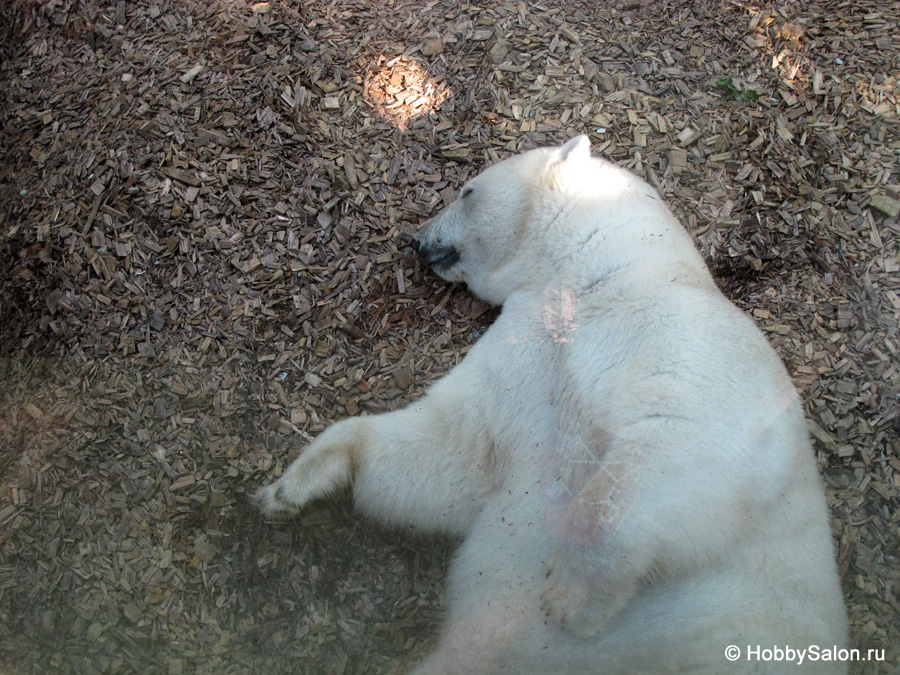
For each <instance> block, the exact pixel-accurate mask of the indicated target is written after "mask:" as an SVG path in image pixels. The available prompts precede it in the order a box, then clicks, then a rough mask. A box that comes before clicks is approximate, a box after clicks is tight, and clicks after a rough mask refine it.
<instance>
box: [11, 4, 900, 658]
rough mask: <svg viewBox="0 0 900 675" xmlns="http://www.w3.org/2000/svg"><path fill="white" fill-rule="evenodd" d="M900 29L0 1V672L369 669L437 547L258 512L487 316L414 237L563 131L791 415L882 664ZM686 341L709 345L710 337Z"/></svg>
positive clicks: (899, 350)
mask: <svg viewBox="0 0 900 675" xmlns="http://www.w3.org/2000/svg"><path fill="white" fill-rule="evenodd" d="M898 22H900V8H898V5H897V3H896V2H892V1H889V0H868V1H867V2H864V3H863V2H837V1H813V2H793V3H774V2H758V3H754V2H743V1H740V2H739V1H737V0H730V1H728V0H694V1H689V0H641V1H636V2H623V1H616V2H614V1H611V2H603V3H595V2H586V1H584V2H577V1H566V2H562V1H560V0H545V1H544V2H540V3H526V2H518V1H515V0H513V1H509V0H506V1H504V0H498V1H497V2H492V3H478V4H477V5H467V4H465V3H463V4H460V3H457V2H455V1H451V0H431V1H430V2H427V3H421V2H412V1H411V0H386V1H385V2H374V1H373V0H369V1H364V0H334V1H331V2H321V1H319V0H311V1H310V2H302V3H296V2H258V3H255V4H253V3H246V2H241V1H239V0H223V1H222V2H200V1H199V0H147V1H146V2H125V1H124V0H118V1H115V0H113V1H111V2H99V1H98V0H11V1H9V2H3V3H0V156H2V161H0V670H5V672H10V673H32V672H34V673H37V672H41V673H45V672H66V673H68V672H77V673H134V672H139V673H168V674H169V675H179V674H181V673H246V672H254V673H257V672H259V673H287V672H291V673H304V672H308V673H323V672H327V673H378V672H382V673H383V672H391V671H395V670H397V669H398V668H402V666H403V664H404V659H405V658H406V655H409V654H416V653H421V651H422V650H425V649H427V647H428V643H429V640H431V639H432V637H433V635H434V631H435V629H436V627H437V626H438V622H439V621H440V615H441V607H442V605H441V585H442V577H443V575H444V573H445V571H446V564H447V559H448V556H449V555H450V552H451V551H452V546H453V542H449V541H435V540H434V539H432V538H426V537H420V536H417V535H416V534H415V533H413V534H404V533H396V532H388V531H384V530H381V529H380V528H378V527H376V526H374V525H372V524H371V523H369V522H366V521H362V520H360V519H358V518H356V517H355V516H354V515H353V514H352V511H351V509H350V504H349V500H347V499H344V500H343V501H338V502H336V503H323V504H321V505H318V506H315V507H313V508H311V509H309V510H307V511H305V512H304V513H303V514H302V515H301V516H299V517H298V518H297V519H296V520H293V521H289V522H286V523H282V524H272V523H266V522H264V521H263V519H262V518H261V517H260V516H258V515H257V514H256V513H255V512H254V511H253V509H252V508H251V507H250V506H249V504H248V495H249V493H250V492H251V491H252V490H253V489H254V488H256V487H257V486H258V485H260V484H262V483H263V482H267V481H269V480H271V479H272V478H273V477H274V476H276V475H278V474H279V473H280V472H281V471H282V470H283V469H284V468H285V466H286V464H287V463H288V462H289V460H290V453H291V452H296V451H297V448H298V447H300V446H302V444H303V443H304V442H305V441H307V440H308V439H309V438H310V437H312V436H314V435H315V434H316V433H318V432H319V431H321V430H322V429H323V428H324V427H325V426H326V425H328V424H329V423H330V422H332V421H334V420H336V419H339V418H341V417H344V416H346V415H356V414H359V413H361V412H370V413H374V412H381V411H384V410H388V409H391V408H394V407H397V406H400V405H402V404H403V403H404V402H405V401H408V400H410V399H411V398H414V397H416V396H417V395H419V394H420V393H421V391H422V390H423V388H424V387H425V386H427V385H428V384H429V383H430V382H432V381H433V380H434V379H436V378H437V377H439V376H440V375H441V374H442V373H444V372H446V371H447V370H449V369H450V368H451V367H452V366H453V365H454V364H455V363H457V362H458V361H459V359H460V358H461V357H462V356H463V355H464V353H465V351H466V350H467V348H468V347H469V346H470V345H471V344H472V343H473V342H474V341H475V340H476V339H477V337H478V336H479V335H480V333H481V332H483V331H484V329H485V327H486V326H487V325H489V323H490V321H491V319H492V317H493V316H494V315H495V310H491V309H489V308H488V307H487V306H485V305H483V304H482V303H479V302H478V301H476V300H473V299H472V298H471V297H470V296H468V295H467V294H466V293H465V292H464V291H463V290H462V289H459V288H454V287H449V286H447V285H446V284H443V283H442V282H440V281H439V280H438V279H436V278H435V277H433V276H431V275H429V274H427V273H425V272H424V271H423V269H422V268H421V266H420V265H419V264H418V262H417V261H416V259H415V256H414V255H413V253H412V252H411V251H410V250H409V248H408V246H407V242H408V237H409V235H410V234H411V233H412V232H414V231H415V230H416V229H417V227H418V226H419V224H420V223H421V222H422V221H423V220H424V219H426V218H427V217H429V215H430V214H432V213H433V212H435V210H436V209H438V208H439V207H441V206H442V205H444V204H446V203H448V202H449V201H451V200H452V199H453V198H454V196H455V191H456V190H457V189H458V187H459V185H460V184H461V183H462V182H463V181H464V180H465V179H466V178H467V177H469V176H471V175H473V174H474V173H476V172H478V171H479V170H480V169H481V168H482V167H483V166H484V165H485V164H486V163H488V162H491V161H495V160H496V159H498V158H500V157H503V156H506V155H507V154H509V153H511V152H515V151H519V150H522V149H526V148H530V147H534V146H538V145H542V144H549V143H558V142H561V141H563V140H566V139H567V138H569V137H571V136H572V135H574V134H576V133H581V132H586V133H589V134H590V135H591V137H592V140H593V143H594V147H595V152H598V153H602V154H603V155H605V156H607V157H609V158H611V159H613V160H615V161H617V162H620V163H623V164H625V165H626V166H628V167H629V168H631V169H632V170H634V171H635V172H637V173H638V174H640V175H642V176H644V177H645V178H646V179H647V180H649V181H650V182H651V183H652V184H654V185H655V186H657V187H658V188H659V190H660V191H661V192H662V193H663V194H664V195H665V197H666V199H667V200H668V202H669V203H670V204H672V205H673V207H674V208H675V210H676V212H677V213H678V214H679V216H680V217H681V218H682V219H683V221H684V222H685V224H686V225H687V226H688V227H689V228H690V229H691V230H692V232H694V234H695V235H696V239H697V242H698V245H699V246H700V248H701V250H702V251H703V253H704V255H706V256H707V258H708V260H709V262H710V265H711V266H712V268H713V269H714V271H715V273H716V275H717V278H718V280H719V281H720V283H721V285H722V286H723V288H724V289H725V290H726V292H727V294H728V295H729V296H730V297H731V298H732V299H734V300H735V301H736V302H737V303H738V304H739V305H740V306H741V307H743V308H744V309H746V310H747V311H749V312H750V313H751V314H752V315H753V316H754V317H755V319H756V320H757V322H758V323H759V324H760V325H761V326H762V327H763V329H764V330H765V331H766V332H767V333H768V335H769V336H770V338H771V340H772V341H773V342H774V344H775V345H776V347H777V348H778V349H779V351H780V353H781V355H782V356H783V358H784V359H785V361H786V362H787V364H788V366H789V369H790V371H791V373H792V375H793V376H794V378H795V381H796V383H797V386H798V387H799V388H800V389H801V390H802V391H803V393H804V396H805V401H806V405H807V409H808V413H809V417H810V430H811V433H812V435H813V437H814V439H815V448H816V452H817V454H818V459H819V463H820V465H821V466H822V469H823V471H824V473H825V476H826V481H827V484H828V497H829V501H830V504H831V507H832V513H833V515H834V528H835V536H836V541H837V546H838V549H839V565H840V570H841V574H842V578H843V583H844V590H845V594H846V598H847V604H848V609H849V613H850V617H851V621H852V629H853V639H854V642H855V644H856V645H858V646H860V647H861V648H864V649H866V648H870V647H871V648H877V649H883V650H885V660H884V661H883V662H869V663H858V664H854V665H853V672H854V673H873V674H876V673H887V672H889V671H890V670H891V668H892V667H893V666H895V665H897V664H898V663H900V560H898V558H900V449H898V446H900V441H898V438H900V434H898V432H900V337H898V333H897V329H898V317H900V260H898V234H900V223H898V215H900V187H898V171H900V169H898V163H900V100H898V97H900V81H898V76H900V59H898V53H900V25H898ZM698 339H699V337H698Z"/></svg>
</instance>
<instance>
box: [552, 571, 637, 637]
mask: <svg viewBox="0 0 900 675" xmlns="http://www.w3.org/2000/svg"><path fill="white" fill-rule="evenodd" d="M633 592H634V584H632V583H629V582H627V581H623V580H617V581H614V582H611V583H610V582H609V581H606V580H604V579H602V577H597V578H594V577H589V576H588V575H585V574H582V573H580V572H573V571H572V570H569V569H567V566H565V565H559V564H556V565H554V566H553V568H552V569H551V570H550V572H549V573H548V575H547V584H546V585H545V586H544V590H543V592H542V593H541V610H542V611H543V612H544V615H545V616H546V617H547V618H548V619H549V620H550V621H552V622H554V623H556V624H557V625H559V626H560V627H561V628H562V629H563V630H565V631H568V632H569V633H571V634H572V635H575V636H577V637H581V638H589V637H594V636H596V635H598V634H599V633H601V632H602V631H603V629H604V628H605V627H606V625H607V624H608V623H609V621H610V620H611V619H612V618H613V617H615V616H616V615H617V614H618V613H619V612H620V611H621V610H622V608H623V607H625V605H626V604H628V601H629V600H630V599H631V596H632V594H633Z"/></svg>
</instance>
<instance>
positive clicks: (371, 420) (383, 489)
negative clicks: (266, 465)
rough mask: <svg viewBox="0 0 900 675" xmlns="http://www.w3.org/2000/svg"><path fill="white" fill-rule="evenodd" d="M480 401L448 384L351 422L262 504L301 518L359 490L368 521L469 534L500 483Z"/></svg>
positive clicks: (307, 454)
mask: <svg viewBox="0 0 900 675" xmlns="http://www.w3.org/2000/svg"><path fill="white" fill-rule="evenodd" d="M448 378H449V376H448ZM448 378H445V380H447V379H448ZM472 400H477V399H474V398H473V397H471V396H466V395H465V392H464V391H460V389H459V387H458V386H455V385H454V384H453V383H452V382H448V383H445V381H444V380H442V381H441V382H439V383H438V385H436V386H435V387H434V388H433V390H432V391H431V392H429V394H428V395H427V396H425V397H424V398H423V399H421V400H420V401H418V402H416V403H414V404H412V405H410V406H409V407H407V408H405V409H403V410H398V411H394V412H390V413H385V414H382V415H373V416H367V417H356V418H350V419H346V420H343V421H342V422H339V423H337V424H335V425H333V426H332V427H330V428H329V429H327V430H326V431H325V432H323V433H322V434H321V435H320V436H319V437H318V438H316V439H315V441H313V443H311V444H310V445H309V446H308V447H307V448H306V449H305V450H304V451H303V452H302V453H301V455H300V456H299V457H298V458H297V459H296V460H295V461H294V463H293V464H291V466H290V467H289V468H288V469H287V471H286V472H285V473H284V475H283V476H281V477H280V478H279V479H278V480H277V481H275V482H274V483H273V484H272V485H269V486H266V487H264V488H261V489H260V490H259V491H257V493H256V495H255V500H256V503H257V505H258V506H259V508H260V509H261V510H262V511H263V512H264V513H267V514H272V513H275V512H283V511H288V512H293V511H297V510H298V509H299V508H300V507H302V506H303V505H304V504H306V503H308V502H310V501H312V500H314V499H318V498H321V497H325V496H328V495H329V494H332V493H334V492H336V491H337V490H340V489H342V488H344V487H347V486H350V485H352V486H353V493H354V501H355V502H356V505H357V507H358V508H360V509H361V510H362V511H363V512H365V513H366V514H367V515H370V516H372V517H374V518H377V519H379V520H382V521H384V522H386V523H388V524H396V525H412V526H416V527H420V528H423V529H428V530H437V531H444V532H452V533H460V534H461V533H464V532H465V531H466V528H467V526H468V524H469V523H470V522H471V519H472V518H473V517H474V516H475V515H476V514H477V513H478V511H479V510H480V509H481V506H482V504H483V502H484V499H485V497H486V496H487V495H488V494H490V492H492V491H493V490H494V489H496V487H497V485H496V482H497V480H498V477H497V476H496V475H495V472H496V469H497V467H496V461H497V460H496V457H494V453H495V449H494V446H493V444H492V443H491V442H490V439H489V437H488V435H487V433H486V430H485V429H484V428H483V425H481V424H480V423H479V415H478V411H477V410H474V409H472V408H471V403H470V401H472Z"/></svg>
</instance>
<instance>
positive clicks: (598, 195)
mask: <svg viewBox="0 0 900 675" xmlns="http://www.w3.org/2000/svg"><path fill="white" fill-rule="evenodd" d="M416 244H417V248H418V251H419V253H420V254H421V256H422V257H423V259H424V260H425V261H426V262H427V263H430V264H431V265H432V267H433V268H434V270H435V271H436V272H437V273H438V274H439V275H440V276H442V277H443V278H444V279H447V280H450V281H458V282H463V283H466V284H468V286H469V288H470V289H471V290H472V292H474V293H475V294H476V295H478V296H480V297H481V298H484V299H485V300H487V301H489V302H491V303H495V304H502V305H503V310H502V313H501V315H500V316H499V318H497V320H496V321H495V322H494V324H493V325H492V326H491V327H490V329H489V330H488V331H487V332H486V333H485V335H484V336H483V337H482V338H481V340H480V341H479V342H478V343H477V344H476V345H475V346H474V347H473V348H472V349H471V351H470V352H469V353H468V355H467V356H466V357H465V359H464V360H463V361H462V362H461V363H460V364H459V365H458V366H456V367H455V368H454V369H453V370H452V371H451V372H450V373H449V374H448V375H446V376H445V377H444V378H443V379H441V380H440V381H438V382H437V383H436V384H435V385H434V386H433V387H431V389H430V390H429V391H428V392H427V394H426V395H425V396H424V397H423V398H422V399H420V400H418V401H416V402H414V403H412V404H410V405H409V407H407V408H405V409H403V410H398V411H395V412H390V413H386V414H382V415H374V416H369V417H357V418H352V419H347V420H344V421H342V422H340V423H338V424H335V425H334V426H332V427H331V428H329V429H328V430H326V431H325V432H324V433H322V434H321V435H320V436H319V437H318V438H317V439H316V440H315V441H314V442H313V443H312V444H311V445H310V446H309V447H308V448H306V449H305V450H304V451H303V453H302V454H301V455H300V457H299V458H298V459H297V460H296V461H295V462H294V463H293V464H292V465H291V466H290V467H289V468H288V470H287V471H286V472H285V474H284V475H283V476H282V477H281V478H279V479H278V480H277V481H276V482H275V483H274V484H272V485H270V486H268V487H264V488H262V489H261V490H260V491H259V492H258V493H257V495H256V499H257V502H258V504H259V506H260V508H261V509H262V510H263V512H265V513H267V514H270V513H274V512H279V511H293V510H296V509H297V508H299V507H301V506H303V505H304V504H306V503H307V502H309V501H310V500H313V499H317V498H319V497H324V496H327V495H329V494H331V493H333V492H335V491H336V490H338V489H339V488H342V487H344V486H348V485H352V487H353V495H354V499H355V503H356V505H357V507H358V508H359V509H360V510H361V511H363V512H364V513H365V514H367V515H369V516H371V517H373V518H377V519H379V520H382V521H384V522H387V523H392V524H398V525H414V526H415V527H417V528H420V529H423V528H424V529H431V530H438V531H443V532H451V533H455V534H457V535H460V536H461V537H463V542H462V544H461V546H460V549H459V551H458V553H457V555H456V559H455V561H454V562H453V565H452V567H451V571H450V579H449V591H448V607H449V609H448V613H447V614H448V616H447V619H446V625H445V627H444V629H443V630H442V633H441V636H440V639H439V640H438V643H437V647H436V650H435V651H434V652H433V653H432V654H431V655H430V656H429V657H428V658H427V659H425V661H424V662H423V663H421V664H419V666H418V667H417V668H416V670H415V672H416V673H447V674H449V673H465V674H471V673H496V672H505V673H513V674H520V673H540V674H547V673H578V674H579V675H580V674H582V673H604V674H611V673H623V674H633V673H654V674H655V673H668V672H691V673H700V672H702V673H727V672H741V673H748V672H753V673H762V672H765V673H776V672H778V673H780V672H791V673H794V672H798V671H808V672H814V673H844V672H846V664H845V663H842V662H834V661H823V660H822V659H821V656H820V657H819V658H817V659H815V660H810V658H809V655H810V653H811V652H809V651H806V652H804V654H805V655H806V658H804V661H803V664H802V666H800V667H798V666H797V665H796V662H797V658H794V660H793V662H789V661H788V660H781V661H778V660H769V661H766V660H763V659H764V658H765V654H766V652H764V651H761V650H767V649H768V650H773V649H774V648H775V647H779V648H781V649H782V653H784V654H788V652H786V651H784V650H785V649H786V648H788V647H789V648H791V649H793V650H796V651H797V653H799V650H808V649H809V648H810V647H813V648H818V649H819V650H824V649H826V648H828V649H831V648H833V647H834V646H835V645H837V646H844V645H846V641H847V627H846V620H845V615H844V607H843V601H842V598H841V590H840V586H839V583H838V576H837V571H836V566H835V561H834V552H833V547H832V541H831V532H830V528H829V521H828V514H827V509H826V504H825V499H824V495H823V489H822V483H821V480H820V478H819V476H818V474H817V471H816V464H815V459H814V456H813V453H812V449H811V447H810V444H809V441H808V438H807V432H806V426H805V423H804V418H803V412H802V407H801V404H800V402H799V399H798V396H797V394H796V392H795V390H794V388H793V386H792V384H791V381H790V379H789V376H788V374H787V372H786V371H785V369H784V367H783V366H782V364H781V362H780V361H779V359H778V357H777V356H776V354H775V352H774V351H773V350H772V348H771V347H770V346H769V344H768V343H767V342H766V340H765V338H764V337H763V335H762V334H761V332H760V331H759V330H758V329H757V327H756V326H755V325H754V324H753V322H752V321H751V320H750V319H749V318H747V317H746V316H745V315H744V314H743V313H741V312H740V311H739V310H738V309H736V308H735V307H734V306H733V305H732V304H731V303H729V302H728V301H727V300H726V299H725V297H724V296H723V295H722V294H721V293H720V292H719V290H718V289H717V288H716V286H715V284H714V283H713V280H712V278H711V276H710V274H709V272H708V271H707V269H706V267H705V266H704V264H703V261H702V259H701V257H700V256H699V255H698V253H697V252H696V250H695V249H694V246H693V244H692V241H691V239H690V237H689V236H688V234H687V233H686V232H685V231H684V230H683V229H682V228H681V226H680V225H679V223H678V222H677V221H676V219H675V218H674V216H673V215H672V213H671V212H670V211H669V210H668V209H667V208H666V206H665V205H664V204H663V203H662V201H661V200H660V198H659V196H658V195H657V194H656V193H655V192H654V190H653V189H652V188H650V187H649V186H648V185H647V184H645V183H644V182H642V181H640V180H639V179H637V178H636V177H635V176H633V175H631V174H630V173H629V172H627V171H625V170H622V169H619V168H617V167H615V166H613V165H611V164H609V163H608V162H606V161H603V160H600V159H596V158H592V157H591V154H590V143H589V141H588V139H587V137H585V136H579V137H577V138H575V139H573V140H571V141H569V142H568V143H566V144H565V145H563V146H562V147H559V148H544V149H538V150H533V151H530V152H527V153H524V154H521V155H517V156H515V157H513V158H511V159H508V160H506V161H503V162H500V163H499V164H497V165H495V166H493V167H491V168H489V169H488V170H486V171H484V172H483V173H482V174H480V175H479V176H477V177H476V178H474V179H473V180H471V181H470V182H469V183H468V184H467V185H466V186H465V187H464V188H463V190H462V192H461V196H460V198H459V199H458V200H457V201H456V202H455V203H453V204H452V205H450V206H449V207H448V208H447V209H446V210H445V211H443V212H442V213H441V214H440V215H438V216H437V217H436V218H434V219H433V220H432V221H431V222H430V223H428V224H427V226H426V227H425V228H424V229H423V230H422V232H421V233H420V234H419V236H418V239H417V240H416ZM727 648H728V651H726V649H727ZM735 650H737V652H736V653H737V659H736V660H730V659H729V657H733V656H734V653H733V652H734V651H735ZM748 651H749V653H748ZM769 653H770V654H775V653H777V652H774V651H771V652H769ZM817 653H819V654H821V651H819V652H817Z"/></svg>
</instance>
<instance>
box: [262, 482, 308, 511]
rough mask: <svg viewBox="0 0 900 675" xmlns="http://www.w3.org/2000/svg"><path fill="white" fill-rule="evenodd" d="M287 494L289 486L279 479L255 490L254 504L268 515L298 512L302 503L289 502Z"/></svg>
mask: <svg viewBox="0 0 900 675" xmlns="http://www.w3.org/2000/svg"><path fill="white" fill-rule="evenodd" d="M287 496H288V491H287V488H286V487H285V486H284V485H282V483H281V481H280V480H277V481H275V482H274V483H272V484H271V485H265V486H263V487H261V488H259V489H258V490H257V491H256V492H254V493H253V504H254V505H255V506H256V508H258V509H259V510H260V511H262V512H263V513H264V514H265V515H267V516H275V515H285V514H291V513H296V512H297V511H298V510H299V509H300V505H298V504H293V503H291V502H289V501H288V500H287Z"/></svg>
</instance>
